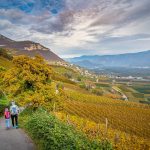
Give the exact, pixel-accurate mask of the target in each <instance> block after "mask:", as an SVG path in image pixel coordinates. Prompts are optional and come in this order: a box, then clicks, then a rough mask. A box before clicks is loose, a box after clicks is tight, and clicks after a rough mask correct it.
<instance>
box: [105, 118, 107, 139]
mask: <svg viewBox="0 0 150 150" xmlns="http://www.w3.org/2000/svg"><path fill="white" fill-rule="evenodd" d="M107 132H108V119H107V118H106V119H105V136H106V138H107Z"/></svg>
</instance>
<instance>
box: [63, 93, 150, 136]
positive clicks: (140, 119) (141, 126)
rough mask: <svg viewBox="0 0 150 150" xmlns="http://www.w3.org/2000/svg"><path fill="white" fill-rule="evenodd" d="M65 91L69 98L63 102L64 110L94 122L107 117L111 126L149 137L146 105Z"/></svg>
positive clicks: (149, 123) (148, 113)
mask: <svg viewBox="0 0 150 150" xmlns="http://www.w3.org/2000/svg"><path fill="white" fill-rule="evenodd" d="M67 93H68V98H69V99H70V100H68V101H66V103H65V112H67V113H69V114H73V115H76V116H79V117H83V118H88V119H90V120H92V121H94V122H96V123H105V119H106V118H107V119H108V125H109V127H111V128H114V129H118V130H120V131H124V132H126V133H129V134H131V135H136V136H140V137H143V138H147V139H150V107H149V106H148V105H143V104H138V103H133V102H124V101H119V100H118V101H117V100H112V99H109V98H106V97H99V96H94V95H87V94H82V93H79V92H75V91H74V92H73V91H70V92H69V91H68V92H67Z"/></svg>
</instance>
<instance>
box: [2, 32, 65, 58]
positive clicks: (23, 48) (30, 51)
mask: <svg viewBox="0 0 150 150" xmlns="http://www.w3.org/2000/svg"><path fill="white" fill-rule="evenodd" d="M0 48H7V49H11V52H12V53H13V54H15V55H28V56H31V57H33V56H35V55H41V56H42V57H44V58H45V59H46V60H47V61H64V60H63V59H61V58H60V57H59V56H57V55H56V54H55V53H53V52H52V51H51V50H50V49H49V48H46V47H45V46H43V45H42V44H40V43H36V42H33V41H29V40H27V41H15V40H12V39H10V38H7V37H6V36H4V35H1V34H0Z"/></svg>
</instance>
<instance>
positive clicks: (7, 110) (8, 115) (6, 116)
mask: <svg viewBox="0 0 150 150" xmlns="http://www.w3.org/2000/svg"><path fill="white" fill-rule="evenodd" d="M4 117H5V123H6V129H9V128H10V111H9V109H8V108H5V112H4Z"/></svg>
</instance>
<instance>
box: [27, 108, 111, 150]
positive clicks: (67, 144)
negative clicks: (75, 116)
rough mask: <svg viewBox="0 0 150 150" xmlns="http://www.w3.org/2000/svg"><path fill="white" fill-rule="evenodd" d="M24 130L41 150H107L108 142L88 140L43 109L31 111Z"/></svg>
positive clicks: (108, 147) (109, 146)
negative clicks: (36, 142)
mask: <svg viewBox="0 0 150 150" xmlns="http://www.w3.org/2000/svg"><path fill="white" fill-rule="evenodd" d="M25 128H26V130H27V131H28V132H29V133H30V134H31V135H32V137H33V139H35V140H36V141H38V143H39V144H40V147H41V149H43V150H80V149H81V150H89V149H90V150H95V149H97V150H105V149H107V150H109V149H112V148H111V145H110V144H109V143H100V142H98V141H90V140H89V139H87V138H86V137H85V136H84V135H83V134H82V133H79V132H77V131H76V130H75V129H74V128H73V127H72V126H69V125H67V124H65V123H63V122H61V121H60V120H58V119H57V118H56V117H55V116H53V115H49V114H47V113H46V112H44V111H43V110H40V111H39V110H38V112H35V113H33V114H32V115H31V116H30V117H29V118H28V119H27V121H26V123H25Z"/></svg>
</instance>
